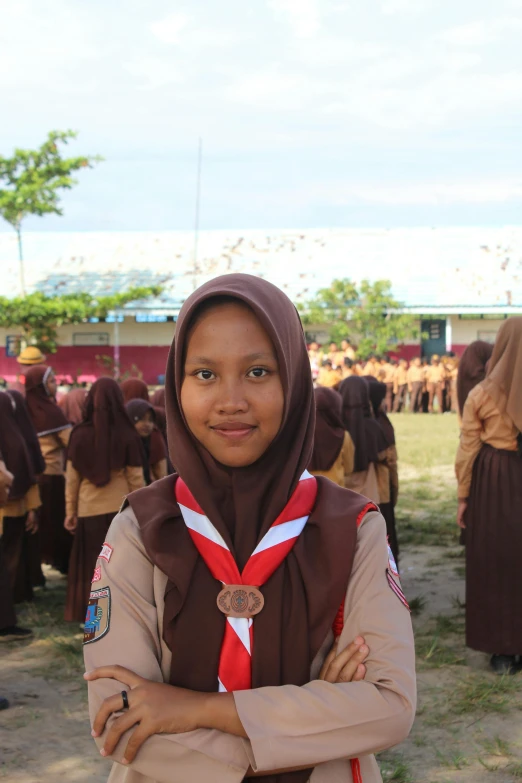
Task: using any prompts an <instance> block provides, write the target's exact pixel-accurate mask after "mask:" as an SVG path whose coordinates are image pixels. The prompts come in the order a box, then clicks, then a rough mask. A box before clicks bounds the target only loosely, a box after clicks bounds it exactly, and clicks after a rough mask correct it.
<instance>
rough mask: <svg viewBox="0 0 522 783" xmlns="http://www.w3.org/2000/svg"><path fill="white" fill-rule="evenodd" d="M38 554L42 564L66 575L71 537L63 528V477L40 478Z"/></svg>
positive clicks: (71, 543) (71, 542)
mask: <svg viewBox="0 0 522 783" xmlns="http://www.w3.org/2000/svg"><path fill="white" fill-rule="evenodd" d="M38 484H39V486H40V497H41V500H42V505H41V507H40V512H39V513H40V528H39V532H40V552H41V557H42V563H47V564H48V565H51V566H53V567H54V568H56V569H57V571H59V572H60V573H61V574H66V573H67V569H68V566H69V557H70V555H71V549H72V545H73V537H72V536H71V534H70V533H69V532H68V531H67V530H66V529H65V528H64V526H63V522H64V519H65V477H64V476H45V475H43V476H40V478H39V479H38Z"/></svg>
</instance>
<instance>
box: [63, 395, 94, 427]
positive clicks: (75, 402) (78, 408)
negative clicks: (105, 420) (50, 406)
mask: <svg viewBox="0 0 522 783" xmlns="http://www.w3.org/2000/svg"><path fill="white" fill-rule="evenodd" d="M86 399H87V389H84V388H83V387H80V388H78V389H71V391H70V392H68V393H67V394H66V395H65V397H62V399H61V400H60V402H59V405H60V408H61V409H62V411H63V413H64V416H65V418H66V419H67V421H68V422H69V423H70V424H73V425H75V424H80V422H82V421H83V414H84V412H85V401H86Z"/></svg>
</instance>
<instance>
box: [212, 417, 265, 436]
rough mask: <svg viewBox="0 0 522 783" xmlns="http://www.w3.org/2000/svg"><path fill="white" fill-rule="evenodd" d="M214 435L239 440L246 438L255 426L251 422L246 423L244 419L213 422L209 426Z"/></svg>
mask: <svg viewBox="0 0 522 783" xmlns="http://www.w3.org/2000/svg"><path fill="white" fill-rule="evenodd" d="M210 429H211V430H213V432H215V433H216V435H220V436H221V437H222V438H226V439H227V440H241V439H242V438H247V437H248V436H249V435H250V434H251V433H252V432H253V431H254V430H255V429H256V428H255V425H253V424H247V423H246V422H244V421H224V422H222V423H221V424H214V425H212V426H211V427H210Z"/></svg>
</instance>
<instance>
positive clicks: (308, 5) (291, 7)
mask: <svg viewBox="0 0 522 783" xmlns="http://www.w3.org/2000/svg"><path fill="white" fill-rule="evenodd" d="M269 5H270V7H271V8H272V9H273V10H274V11H275V13H276V15H277V16H281V17H283V18H284V19H285V20H286V21H287V23H288V24H289V25H290V28H291V30H292V32H293V35H294V36H295V37H296V38H313V37H314V36H315V35H316V34H317V33H318V32H319V29H320V27H321V22H320V15H319V0H270V3H269Z"/></svg>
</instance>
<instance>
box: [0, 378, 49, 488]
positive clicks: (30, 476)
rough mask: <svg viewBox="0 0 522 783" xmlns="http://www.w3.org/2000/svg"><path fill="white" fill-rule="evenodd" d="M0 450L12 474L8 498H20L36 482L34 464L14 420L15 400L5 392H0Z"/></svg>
mask: <svg viewBox="0 0 522 783" xmlns="http://www.w3.org/2000/svg"><path fill="white" fill-rule="evenodd" d="M0 452H1V454H2V456H3V458H4V462H5V465H6V468H7V470H9V471H10V472H11V473H12V474H13V476H14V479H13V483H12V484H11V487H10V489H9V500H20V498H23V497H24V496H25V495H26V493H27V492H28V491H29V489H30V488H31V487H32V486H33V484H36V474H35V470H34V468H35V465H34V462H33V459H32V458H31V454H30V452H29V449H28V447H27V444H26V442H25V440H24V437H23V435H22V433H21V431H20V428H19V426H18V424H17V421H16V416H15V402H14V400H13V398H12V397H10V396H9V394H8V393H7V392H0ZM40 456H41V455H40Z"/></svg>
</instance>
